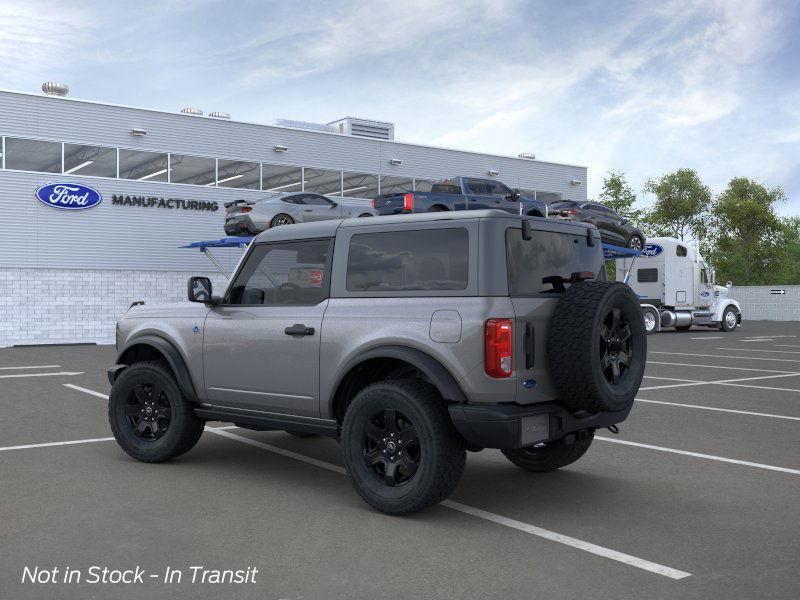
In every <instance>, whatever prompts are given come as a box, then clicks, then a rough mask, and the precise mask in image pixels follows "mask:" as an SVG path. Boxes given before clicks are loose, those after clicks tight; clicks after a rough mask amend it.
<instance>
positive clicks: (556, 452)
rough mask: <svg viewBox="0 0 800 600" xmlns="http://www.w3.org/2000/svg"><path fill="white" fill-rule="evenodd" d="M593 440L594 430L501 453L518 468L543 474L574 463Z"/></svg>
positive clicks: (584, 452)
mask: <svg viewBox="0 0 800 600" xmlns="http://www.w3.org/2000/svg"><path fill="white" fill-rule="evenodd" d="M593 439H594V430H591V429H585V430H583V431H578V432H576V433H573V434H570V435H568V436H567V437H565V438H564V439H563V440H558V441H556V442H548V443H546V444H536V445H533V446H527V447H525V448H518V449H516V450H502V452H503V455H504V456H505V457H506V458H507V459H508V460H510V461H511V462H512V463H514V464H515V465H517V466H518V467H520V468H522V469H525V470H526V471H532V472H533V473H544V472H546V471H553V470H555V469H560V468H561V467H566V466H567V465H570V464H572V463H574V462H575V461H576V460H578V459H579V458H580V457H581V456H583V455H584V454H586V451H587V450H588V449H589V446H591V445H592V440H593Z"/></svg>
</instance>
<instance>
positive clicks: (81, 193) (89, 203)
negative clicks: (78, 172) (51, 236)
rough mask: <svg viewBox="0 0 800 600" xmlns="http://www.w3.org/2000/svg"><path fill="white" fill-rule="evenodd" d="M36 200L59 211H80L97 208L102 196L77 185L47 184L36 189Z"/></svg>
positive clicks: (93, 190) (95, 191)
mask: <svg viewBox="0 0 800 600" xmlns="http://www.w3.org/2000/svg"><path fill="white" fill-rule="evenodd" d="M36 199H37V200H38V201H39V202H41V203H42V204H46V205H47V206H52V207H53V208H60V209H61V210H82V209H84V208H92V207H93V206H97V205H98V204H100V202H101V201H102V200H103V196H102V195H100V192H98V191H97V190H95V189H92V188H90V187H88V186H85V185H81V184H79V183H48V184H47V185H43V186H41V187H39V188H37V189H36Z"/></svg>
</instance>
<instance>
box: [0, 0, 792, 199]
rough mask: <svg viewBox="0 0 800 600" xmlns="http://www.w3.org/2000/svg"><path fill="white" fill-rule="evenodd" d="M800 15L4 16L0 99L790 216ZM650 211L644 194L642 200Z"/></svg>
mask: <svg viewBox="0 0 800 600" xmlns="http://www.w3.org/2000/svg"><path fill="white" fill-rule="evenodd" d="M798 30H800V2H797V1H785V2H784V1H779V0H776V1H773V2H767V1H759V0H753V1H747V0H727V1H726V0H719V1H699V0H696V1H682V0H676V1H662V2H614V1H611V0H606V1H598V2H577V1H575V2H559V1H555V0H554V1H550V2H534V1H521V0H412V1H404V0H388V1H385V0H372V1H363V2H362V1H355V0H349V1H347V0H345V1H341V2H333V1H331V2H308V1H302V0H293V1H291V2H286V1H279V2H270V1H259V2H247V1H235V0H228V1H211V0H206V1H198V2H193V1H191V0H180V1H178V0H160V1H158V2H147V1H145V0H139V1H136V2H116V1H115V2H108V1H103V2H90V1H83V0H70V1H69V2H66V1H61V2H46V1H39V0H0V88H5V89H13V90H22V91H37V90H38V89H39V86H40V84H41V82H42V81H45V80H56V81H64V82H67V83H69V85H70V87H71V88H72V92H71V96H73V97H77V98H86V99H92V100H100V101H108V102H114V103H120V104H129V105H135V106H145V107H150V108H160V109H164V110H178V109H180V108H181V107H183V106H198V107H200V108H203V109H204V110H206V111H211V110H224V111H227V112H229V113H231V114H232V115H233V117H234V119H242V120H248V121H268V120H270V119H273V118H277V117H280V118H289V119H298V120H308V121H319V122H327V121H331V120H333V119H336V118H338V117H341V116H344V115H355V116H361V117H367V118H373V119H379V120H387V121H392V122H394V123H395V124H396V136H397V139H399V140H402V141H408V142H419V143H425V144H433V145H441V146H447V147H453V148H463V149H468V150H476V151H485V152H491V153H498V154H510V155H516V154H518V153H519V152H526V151H527V152H534V153H535V154H536V156H537V157H538V158H540V159H542V160H551V161H559V162H568V163H573V164H582V165H586V166H588V167H589V194H590V196H592V195H595V194H597V193H598V191H599V188H600V185H601V183H602V179H603V176H604V174H605V173H606V172H607V171H609V170H621V171H624V172H625V173H627V175H628V178H629V180H630V181H631V182H632V184H633V186H634V188H635V189H636V190H637V192H640V190H641V187H642V184H643V182H644V181H645V180H646V179H647V178H649V177H655V176H659V175H661V174H663V173H665V172H668V171H671V170H675V169H677V168H680V167H690V168H693V169H696V170H697V171H698V172H699V173H700V175H701V177H702V178H703V180H704V181H705V182H706V183H707V184H708V185H710V186H711V187H712V189H713V190H714V191H715V192H716V191H719V190H720V189H722V188H723V187H724V186H725V184H726V182H727V181H728V180H729V179H730V178H731V177H733V176H739V175H744V176H748V177H752V178H755V179H757V180H759V181H761V182H763V183H766V184H768V185H770V186H776V185H781V186H783V187H784V189H785V190H786V193H787V196H788V197H789V202H787V203H786V204H784V205H783V206H782V207H781V212H783V213H785V214H800V66H799V65H800V36H798V35H797V34H796V32H797V31H798ZM647 201H648V199H647V198H646V197H643V202H647Z"/></svg>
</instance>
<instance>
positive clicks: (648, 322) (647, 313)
mask: <svg viewBox="0 0 800 600" xmlns="http://www.w3.org/2000/svg"><path fill="white" fill-rule="evenodd" d="M642 316H643V318H644V331H645V333H646V334H647V335H651V334H653V333H655V332H656V330H657V324H658V319H659V318H660V317H659V314H658V312H657V311H656V310H654V309H652V308H645V309H644V312H643V314H642Z"/></svg>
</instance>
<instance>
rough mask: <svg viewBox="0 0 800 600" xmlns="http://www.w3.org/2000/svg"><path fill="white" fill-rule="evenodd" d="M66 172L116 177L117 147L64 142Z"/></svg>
mask: <svg viewBox="0 0 800 600" xmlns="http://www.w3.org/2000/svg"><path fill="white" fill-rule="evenodd" d="M64 173H68V174H71V173H74V174H75V175H93V176H95V177H116V176H117V149H116V148H104V147H101V146H82V145H79V144H64Z"/></svg>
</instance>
